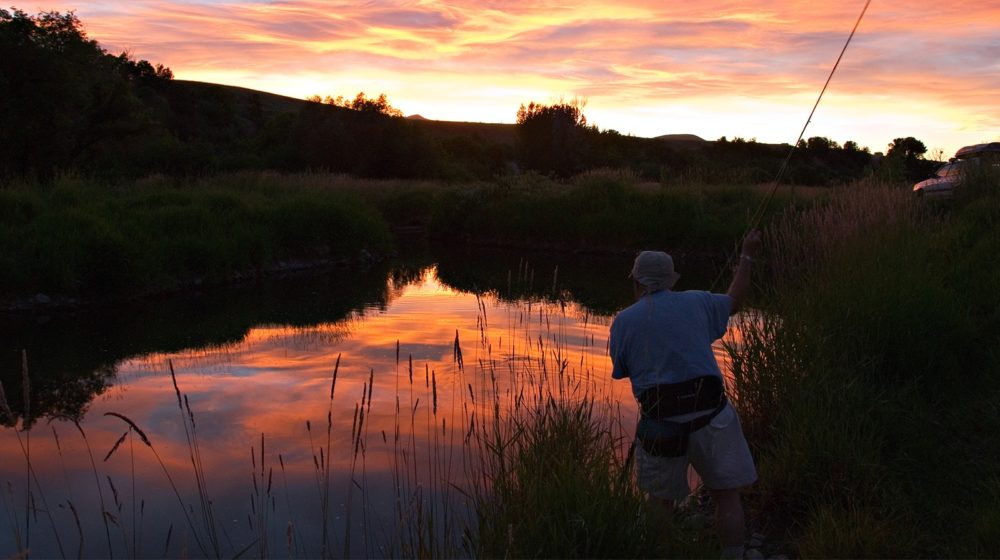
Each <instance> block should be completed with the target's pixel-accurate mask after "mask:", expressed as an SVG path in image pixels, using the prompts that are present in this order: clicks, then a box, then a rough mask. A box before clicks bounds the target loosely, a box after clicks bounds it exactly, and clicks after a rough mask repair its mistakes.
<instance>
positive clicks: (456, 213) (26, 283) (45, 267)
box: [0, 172, 790, 299]
mask: <svg viewBox="0 0 1000 560" xmlns="http://www.w3.org/2000/svg"><path fill="white" fill-rule="evenodd" d="M762 197H763V194H762V193H761V192H759V191H757V190H754V189H753V188H749V187H711V188H709V187H704V186H682V185H672V186H671V187H669V188H662V187H660V186H659V185H655V184H654V185H648V184H647V185H643V184H640V183H639V182H638V181H637V179H636V178H635V177H634V176H630V175H628V174H627V173H626V174H622V173H613V172H600V173H589V174H586V175H582V176H580V177H577V178H576V179H574V180H572V181H569V182H556V181H553V180H550V179H546V178H542V177H539V176H536V175H531V174H528V175H520V176H513V177H506V178H499V179H497V180H495V181H493V182H490V183H474V184H455V183H444V182H419V181H371V180H358V179H352V178H349V177H346V176H342V175H330V174H299V175H281V174H274V173H238V174H230V175H220V176H216V177H213V178H205V179H197V180H190V181H185V180H180V179H166V178H157V177H153V178H148V179H145V180H140V181H134V182H126V183H120V184H113V185H105V184H97V183H94V182H92V181H88V180H83V179H78V178H73V177H67V178H63V179H60V180H56V181H55V182H54V183H52V184H50V185H44V186H42V185H7V186H6V187H4V188H2V189H0V223H2V224H3V225H2V226H0V296H2V297H4V298H7V299H10V298H13V297H25V296H29V297H30V296H34V295H35V294H38V293H43V294H49V295H58V296H71V297H83V298H91V299H93V298H102V297H106V296H113V297H114V296H131V295H136V294H143V293H151V292H160V291H164V290H172V289H175V288H177V287H180V286H184V285H189V284H192V283H201V282H219V281H225V280H228V279H233V278H240V277H244V276H247V275H256V274H260V273H264V272H268V271H273V270H281V269H286V268H289V267H294V266H302V265H306V264H310V263H313V264H314V263H317V262H327V261H347V260H351V259H356V258H358V257H359V256H365V255H375V256H379V255H384V254H386V253H387V252H389V251H390V250H391V246H392V235H391V233H390V231H392V230H395V231H397V233H398V234H399V235H422V234H423V233H425V232H426V233H429V234H430V235H432V236H433V237H434V238H436V239H437V240H438V242H440V243H445V244H453V245H454V244H458V245H464V244H466V243H473V244H475V243H487V244H494V245H507V246H513V247H528V248H537V247H549V248H558V249H565V250H586V251H594V250H626V249H628V250H631V249H637V248H643V247H650V246H661V247H692V248H697V247H713V248H718V247H719V246H720V245H721V244H723V243H729V242H732V240H733V239H736V238H738V237H739V235H740V233H741V232H742V231H743V229H744V228H745V226H746V223H747V221H748V219H749V216H750V215H751V214H752V213H753V211H754V210H755V209H756V208H757V207H758V206H759V204H760V202H761V200H762ZM779 198H780V199H782V200H779V201H778V202H777V203H773V204H772V205H771V208H776V209H778V208H782V207H784V206H785V205H786V204H787V202H788V201H789V200H790V197H788V196H786V195H782V196H780V197H779Z"/></svg>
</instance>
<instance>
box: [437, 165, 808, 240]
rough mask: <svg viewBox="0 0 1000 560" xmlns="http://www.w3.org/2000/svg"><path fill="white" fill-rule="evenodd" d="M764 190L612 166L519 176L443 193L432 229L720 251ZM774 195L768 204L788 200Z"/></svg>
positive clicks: (458, 234)
mask: <svg viewBox="0 0 1000 560" xmlns="http://www.w3.org/2000/svg"><path fill="white" fill-rule="evenodd" d="M764 197H765V194H764V193H763V192H761V191H759V190H757V189H754V188H752V187H747V186H733V187H727V186H713V187H707V186H704V185H700V184H692V185H670V186H662V185H657V184H649V183H645V184H643V183H640V182H639V181H638V179H637V178H636V177H634V176H631V175H629V174H628V173H624V174H623V173H618V172H613V171H599V172H590V173H586V174H583V175H580V176H578V177H576V178H574V179H573V180H572V181H570V182H566V183H555V182H552V181H549V180H547V179H545V178H542V177H538V176H532V175H524V176H520V177H517V178H513V179H509V180H499V181H497V182H495V183H493V184H490V185H484V186H482V187H480V188H477V189H468V190H452V191H448V192H445V193H442V195H441V196H440V198H439V200H437V201H436V203H435V205H434V207H433V208H432V215H431V220H430V224H429V228H430V233H431V234H432V235H434V236H435V237H438V238H441V239H448V240H452V241H471V242H479V243H492V244H498V245H520V246H548V247H554V248H560V249H569V250H577V251H581V250H582V251H593V250H602V249H635V248H642V247H654V246H656V247H671V248H677V247H685V248H705V247H712V248H714V249H716V250H718V248H719V247H720V245H723V246H724V245H726V244H729V243H731V242H732V241H733V240H734V239H738V238H739V237H740V236H741V235H742V233H743V232H744V231H745V229H746V226H747V224H748V223H749V221H750V218H751V216H752V215H753V213H754V211H755V210H756V209H757V208H758V207H759V206H760V205H761V203H762V201H763V200H764ZM777 198H778V200H776V201H773V202H772V204H771V205H770V206H769V208H771V209H772V211H776V210H777V209H781V208H783V207H785V206H787V205H788V203H789V202H790V201H791V200H792V198H791V197H790V196H789V195H785V194H782V195H779V196H778V197H777Z"/></svg>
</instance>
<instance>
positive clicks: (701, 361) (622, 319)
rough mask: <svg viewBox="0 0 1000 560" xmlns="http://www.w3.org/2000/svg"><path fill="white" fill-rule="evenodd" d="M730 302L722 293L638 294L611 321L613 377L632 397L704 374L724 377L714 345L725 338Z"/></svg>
mask: <svg viewBox="0 0 1000 560" xmlns="http://www.w3.org/2000/svg"><path fill="white" fill-rule="evenodd" d="M732 306H733V300H732V298H730V297H729V296H728V295H726V294H713V293H710V292H701V291H686V292H673V291H670V290H661V291H658V292H653V293H652V294H647V295H644V296H642V298H640V299H639V301H637V302H635V303H634V304H632V305H631V306H629V307H627V308H625V309H623V310H622V311H621V312H620V313H619V314H618V315H617V316H616V317H615V319H614V321H613V322H612V323H611V340H610V348H609V350H610V353H611V362H612V363H613V364H614V369H613V370H612V372H611V377H613V378H614V379H623V378H625V377H628V378H629V379H630V380H631V381H632V393H633V394H635V395H636V397H638V396H639V394H640V393H642V392H643V391H644V390H646V389H648V388H650V387H652V386H654V385H660V384H663V383H680V382H682V381H687V380H689V379H694V378H695V377H701V376H704V375H717V376H719V377H722V372H721V371H720V370H719V365H718V363H716V361H715V354H713V352H712V343H713V342H715V341H716V340H718V339H720V338H722V336H723V335H724V334H726V326H727V325H728V324H729V314H730V312H731V311H732Z"/></svg>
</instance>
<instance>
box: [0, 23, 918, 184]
mask: <svg viewBox="0 0 1000 560" xmlns="http://www.w3.org/2000/svg"><path fill="white" fill-rule="evenodd" d="M270 97H274V96H269V94H265V93H263V92H252V91H249V90H241V89H239V88H229V87H225V86H215V85H211V84H197V83H193V82H179V81H175V80H174V79H173V73H172V72H171V70H170V69H169V68H166V67H164V66H163V65H161V64H154V63H151V62H149V61H146V60H136V59H135V58H134V57H132V56H131V55H130V54H129V53H120V54H111V53H109V52H107V51H106V50H105V49H103V48H102V47H101V46H100V45H99V44H98V43H97V42H96V41H94V40H92V39H90V38H88V37H87V35H86V33H85V32H84V31H83V27H82V23H81V21H80V20H79V19H78V18H77V16H76V15H75V14H74V13H73V12H67V13H59V12H42V13H39V14H37V15H31V14H28V13H26V12H24V11H21V10H18V9H14V8H12V9H11V10H3V9H0V118H2V119H3V123H2V126H0V147H2V149H0V178H5V179H7V180H11V179H22V180H25V179H26V180H34V181H42V182H44V181H47V180H49V179H51V178H52V177H54V176H56V175H58V174H60V173H67V172H69V173H77V174H82V175H86V176H90V177H94V178H97V179H108V180H114V179H119V178H127V177H139V176H144V175H149V174H154V173H160V174H167V175H186V176H197V175H204V174H210V173H217V172H224V171H236V170H248V169H250V170H252V169H273V170H281V171H306V170H312V171H333V172H342V173H349V174H352V175H356V176H359V177H373V178H389V177H391V178H427V179H445V180H474V179H490V178H493V177H495V176H497V175H502V174H507V173H512V172H513V173H517V172H522V171H528V170H530V171H535V172H538V173H541V174H543V175H550V176H554V177H569V176H572V175H575V174H578V173H581V172H584V171H587V170H589V169H595V168H615V169H630V170H631V171H632V172H633V173H635V174H637V175H639V176H641V177H643V178H645V179H648V180H655V181H661V182H664V183H669V182H671V181H705V182H719V181H729V182H763V181H768V180H771V179H773V177H774V176H775V173H776V171H777V169H778V167H779V166H780V163H781V161H782V160H783V159H784V157H785V155H786V153H787V150H788V148H790V146H787V145H773V144H763V143H758V142H756V141H755V140H752V139H751V140H744V139H742V138H736V139H733V140H728V139H726V138H725V137H723V138H720V139H719V140H717V141H714V142H669V141H665V140H662V139H650V138H637V137H634V136H628V135H623V134H620V133H618V132H617V131H614V130H601V129H599V128H598V127H597V126H595V125H593V124H590V123H588V121H587V118H586V116H585V115H584V111H583V110H584V103H582V102H580V101H579V100H574V101H569V102H567V101H562V100H560V101H557V102H554V103H550V104H542V103H535V102H531V103H528V104H527V105H521V106H520V108H519V110H518V111H517V120H516V124H515V125H513V129H514V130H513V133H512V134H508V135H506V136H504V135H499V136H498V135H491V134H485V133H483V132H482V131H481V130H480V129H477V128H476V127H474V126H470V127H467V128H464V129H463V128H460V127H459V128H455V130H451V131H447V130H445V128H443V127H444V124H443V123H434V122H433V121H428V122H422V121H417V120H411V119H405V118H403V114H402V112H401V111H400V110H398V109H397V108H395V107H393V106H392V105H391V103H390V102H389V100H388V98H387V97H386V96H385V94H380V95H378V96H377V97H368V96H366V95H365V94H364V93H359V94H358V95H357V96H355V97H354V98H352V99H345V98H344V97H339V96H338V97H336V98H333V97H329V96H328V97H325V98H321V97H320V96H318V95H317V96H314V97H311V98H309V99H307V100H304V101H302V102H300V103H296V104H295V105H291V106H290V105H287V104H286V105H284V106H277V105H276V104H275V103H272V100H271V99H270ZM800 148H801V150H799V151H798V153H797V156H796V158H794V159H793V160H792V165H791V167H790V169H789V171H788V173H787V174H786V177H787V181H789V182H793V183H807V184H827V183H838V182H845V181H850V180H852V179H857V178H859V177H862V176H864V175H865V174H871V173H881V174H883V175H885V176H886V177H887V178H891V179H897V180H902V179H907V180H915V179H919V178H923V177H925V176H926V175H927V174H928V173H929V171H930V170H931V169H932V166H933V164H932V163H930V162H928V161H926V160H924V158H923V156H924V154H925V153H926V148H925V147H924V145H923V143H921V142H920V141H919V140H916V139H914V138H912V137H910V138H898V139H896V140H895V141H894V142H893V144H891V145H890V146H889V149H888V151H887V153H886V154H885V156H884V157H879V155H880V154H875V155H873V154H871V153H870V152H869V150H867V149H866V148H860V147H859V146H858V145H857V144H856V143H855V142H852V141H847V142H845V143H844V144H843V146H841V145H839V144H837V143H836V142H834V141H832V140H829V139H826V138H822V137H814V138H810V139H808V140H805V141H803V144H802V146H800Z"/></svg>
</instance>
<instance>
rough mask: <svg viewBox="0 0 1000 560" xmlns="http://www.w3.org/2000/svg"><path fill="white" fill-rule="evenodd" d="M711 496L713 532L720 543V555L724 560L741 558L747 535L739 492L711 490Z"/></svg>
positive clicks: (735, 490)
mask: <svg viewBox="0 0 1000 560" xmlns="http://www.w3.org/2000/svg"><path fill="white" fill-rule="evenodd" d="M711 494H712V499H713V500H714V501H715V530H716V531H717V532H718V533H719V540H720V541H721V542H722V549H723V553H722V555H723V557H724V558H732V557H736V558H741V557H742V556H743V544H744V543H745V542H746V538H747V535H746V524H745V522H744V519H743V502H742V501H741V500H740V491H739V490H738V489H734V490H711Z"/></svg>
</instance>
